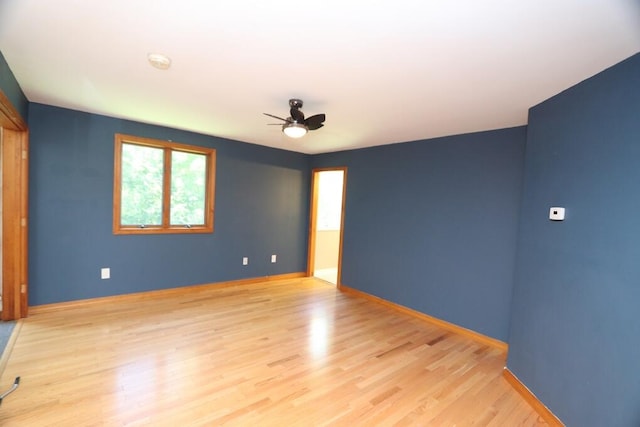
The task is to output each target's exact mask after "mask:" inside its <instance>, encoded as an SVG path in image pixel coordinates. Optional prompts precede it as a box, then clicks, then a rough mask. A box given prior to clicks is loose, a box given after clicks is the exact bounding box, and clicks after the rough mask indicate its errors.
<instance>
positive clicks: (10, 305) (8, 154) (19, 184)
mask: <svg viewBox="0 0 640 427" xmlns="http://www.w3.org/2000/svg"><path fill="white" fill-rule="evenodd" d="M28 152H29V131H28V129H27V124H26V122H25V121H24V120H23V119H22V117H21V116H20V114H19V113H18V112H17V111H16V110H15V108H14V107H13V105H12V104H11V102H10V101H9V99H8V98H7V97H6V96H5V95H4V93H3V92H2V91H1V90H0V160H1V162H2V163H1V168H0V169H1V172H0V182H1V185H2V187H1V188H0V204H1V206H2V215H1V218H0V229H1V230H2V231H1V233H0V243H1V245H0V246H1V247H2V250H1V252H0V257H1V262H0V265H1V270H0V271H1V273H0V276H1V278H2V280H1V286H2V309H1V312H0V318H1V319H2V320H16V319H21V318H23V317H26V316H27V310H28V296H27V272H28V268H27V267H28V266H27V262H28V260H27V217H28V215H27V213H28V188H29V182H28V176H29V170H28V166H29V160H28Z"/></svg>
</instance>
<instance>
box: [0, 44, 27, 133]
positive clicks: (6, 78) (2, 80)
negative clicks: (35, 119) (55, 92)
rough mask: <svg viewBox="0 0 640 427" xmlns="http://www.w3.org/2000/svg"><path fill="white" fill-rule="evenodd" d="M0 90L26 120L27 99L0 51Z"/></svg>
mask: <svg viewBox="0 0 640 427" xmlns="http://www.w3.org/2000/svg"><path fill="white" fill-rule="evenodd" d="M0 90H1V91H2V92H3V93H4V94H5V95H6V97H7V98H9V101H11V103H12V104H13V107H14V108H15V109H16V110H17V111H18V113H20V116H22V119H23V120H24V121H25V122H26V121H27V119H28V113H29V111H28V108H29V101H27V97H26V96H24V93H23V92H22V89H21V88H20V85H18V82H17V80H16V78H15V76H14V75H13V72H12V71H11V69H10V68H9V64H7V61H6V60H5V59H4V55H2V52H0Z"/></svg>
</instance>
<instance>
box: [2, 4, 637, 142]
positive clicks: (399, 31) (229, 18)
mask: <svg viewBox="0 0 640 427" xmlns="http://www.w3.org/2000/svg"><path fill="white" fill-rule="evenodd" d="M0 51H2V53H3V54H4V56H5V59H6V60H7V62H8V63H9V66H10V67H11V69H12V71H13V73H14V74H15V76H16V79H17V80H18V82H19V84H20V86H21V87H22V89H23V90H24V92H25V94H26V96H27V98H28V99H29V101H32V102H39V103H44V104H50V105H55V106H61V107H66V108H71V109H75V110H81V111H87V112H92V113H99V114H104V115H107V116H112V117H121V118H127V119H132V120H136V121H140V122H146V123H154V124H161V125H166V126H170V127H175V128H179V129H187V130H192V131H196V132H200V133H204V134H209V135H216V136H220V137H225V138H231V139H235V140H240V141H245V142H250V143H255V144H261V145H266V146H271V147H278V148H284V149H287V150H293V151H299V152H303V153H321V152H329V151H338V150H345V149H351V148H358V147H365V146H373V145H381V144H389V143H396V142H403V141H411V140H418V139H426V138H432V137H438V136H444V135H452V134H460V133H466V132H473V131H482V130H489V129H496V128H504V127H511V126H517V125H523V124H525V123H526V120H527V110H528V108H529V107H531V106H533V105H535V104H537V103H539V102H540V101H543V100H545V99H546V98H548V97H550V96H552V95H554V94H556V93H558V92H561V91H562V90H564V89H566V88H568V87H570V86H571V85H573V84H575V83H578V82H580V81H582V80H584V79H586V78H588V77H590V76H592V75H594V74H596V73H598V72H599V71H602V70H603V69H605V68H607V67H609V66H611V65H613V64H615V63H616V62H619V61H620V60H622V59H625V58H627V57H629V56H631V55H633V54H634V53H636V52H639V51H640V1H638V0H520V1H514V0H485V1H480V0H457V1H455V0H421V1H417V0H395V1H376V0H368V1H364V0H340V1H338V0H325V1H318V2H304V1H289V0H273V1H258V0H218V1H212V0H201V1H199V0H182V1H175V0H102V1H97V0H93V1H89V0H56V1H43V0H0ZM151 52H160V53H164V54H166V55H168V56H169V57H170V58H171V59H172V66H171V68H170V69H169V70H167V71H160V70H157V69H155V68H153V67H151V66H150V65H149V63H148V62H147V54H148V53H151ZM293 97H296V98H301V99H303V101H304V107H303V108H302V111H304V113H305V114H306V115H307V116H310V115H313V114H316V113H321V112H322V113H326V114H327V121H326V123H325V127H323V128H322V129H319V130H317V131H313V132H310V133H309V134H308V135H307V136H305V137H304V138H302V139H300V140H292V139H289V138H287V137H285V136H284V135H283V134H282V132H281V131H280V127H279V126H266V124H267V123H274V122H275V121H274V120H273V119H270V118H268V117H266V116H264V115H263V114H262V113H263V112H268V113H272V114H275V115H278V116H281V117H288V108H289V106H288V100H289V98H293Z"/></svg>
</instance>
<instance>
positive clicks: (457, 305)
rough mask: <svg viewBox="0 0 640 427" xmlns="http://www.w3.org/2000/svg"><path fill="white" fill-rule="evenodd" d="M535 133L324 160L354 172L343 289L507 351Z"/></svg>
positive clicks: (495, 134)
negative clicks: (528, 154) (525, 179)
mask: <svg viewBox="0 0 640 427" xmlns="http://www.w3.org/2000/svg"><path fill="white" fill-rule="evenodd" d="M525 137H526V128H525V127H518V128H511V129H503V130H498V131H490V132H480V133H473V134H467V135H458V136H452V137H447V138H439V139H432V140H427V141H420V142H412V143H405V144H395V145H387V146H382V147H374V148H369V149H362V150H354V151H345V152H338V153H331V154H324V155H318V156H314V158H313V166H314V167H326V166H347V167H348V172H347V193H346V194H347V201H346V209H345V227H344V245H343V259H342V267H343V271H342V283H343V284H344V285H346V286H349V287H352V288H356V289H359V290H361V291H364V292H367V293H369V294H372V295H376V296H378V297H381V298H384V299H386V300H389V301H392V302H395V303H397V304H400V305H403V306H406V307H410V308H412V309H414V310H417V311H420V312H423V313H426V314H429V315H431V316H435V317H438V318H440V319H444V320H447V321H449V322H452V323H455V324H457V325H460V326H463V327H465V328H469V329H472V330H474V331H477V332H480V333H483V334H485V335H489V336H491V337H494V338H497V339H499V340H503V341H506V340H507V337H508V331H509V315H510V311H509V307H510V303H511V287H512V282H513V273H514V271H513V265H514V257H515V244H516V233H517V218H518V208H519V204H520V191H521V185H522V170H523V169H522V168H523V164H524V158H523V155H524V145H525Z"/></svg>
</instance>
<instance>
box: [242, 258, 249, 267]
mask: <svg viewBox="0 0 640 427" xmlns="http://www.w3.org/2000/svg"><path fill="white" fill-rule="evenodd" d="M242 265H249V257H247V256H245V257H242Z"/></svg>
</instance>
